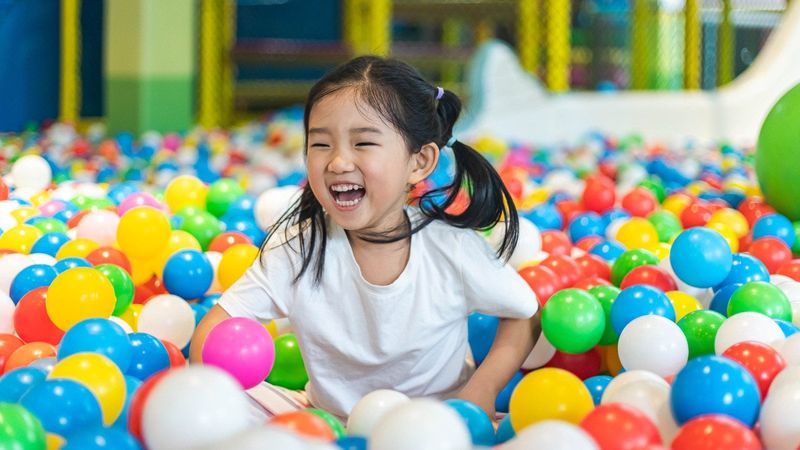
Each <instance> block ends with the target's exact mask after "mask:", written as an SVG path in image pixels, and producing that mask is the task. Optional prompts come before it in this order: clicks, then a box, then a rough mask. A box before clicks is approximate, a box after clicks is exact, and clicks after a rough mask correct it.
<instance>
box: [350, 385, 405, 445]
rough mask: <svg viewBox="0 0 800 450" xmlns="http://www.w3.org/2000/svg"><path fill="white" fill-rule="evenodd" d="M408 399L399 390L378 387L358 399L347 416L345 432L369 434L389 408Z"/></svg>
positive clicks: (355, 434) (358, 434)
mask: <svg viewBox="0 0 800 450" xmlns="http://www.w3.org/2000/svg"><path fill="white" fill-rule="evenodd" d="M408 401H409V398H408V396H407V395H405V394H402V393H400V392H396V391H392V390H388V389H379V390H377V391H372V392H370V393H369V394H367V395H365V396H364V397H362V398H361V400H359V401H358V402H357V403H356V404H355V406H354V407H353V409H352V411H351V412H350V416H349V417H348V418H347V432H348V434H350V435H352V436H364V437H366V436H369V435H370V434H371V433H372V429H373V428H374V427H375V425H376V424H377V423H378V421H379V420H380V419H381V418H382V417H383V416H384V415H385V414H386V413H387V412H388V411H390V410H391V409H394V408H395V407H397V406H399V405H401V404H404V403H406V402H408Z"/></svg>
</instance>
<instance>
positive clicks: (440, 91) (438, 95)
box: [436, 86, 444, 102]
mask: <svg viewBox="0 0 800 450" xmlns="http://www.w3.org/2000/svg"><path fill="white" fill-rule="evenodd" d="M443 96H444V89H442V88H441V87H440V86H436V101H437V102H438V101H439V100H441V99H442V97H443Z"/></svg>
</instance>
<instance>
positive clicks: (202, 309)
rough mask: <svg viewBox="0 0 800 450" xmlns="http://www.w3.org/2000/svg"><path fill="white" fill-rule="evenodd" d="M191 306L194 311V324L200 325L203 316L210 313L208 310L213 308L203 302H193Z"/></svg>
mask: <svg viewBox="0 0 800 450" xmlns="http://www.w3.org/2000/svg"><path fill="white" fill-rule="evenodd" d="M189 306H191V307H192V311H194V326H197V325H199V324H200V321H201V320H203V317H205V316H206V314H208V311H210V310H211V308H209V307H208V306H206V305H204V304H202V303H192V304H191V305H189Z"/></svg>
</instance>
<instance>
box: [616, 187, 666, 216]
mask: <svg viewBox="0 0 800 450" xmlns="http://www.w3.org/2000/svg"><path fill="white" fill-rule="evenodd" d="M621 205H622V208H623V209H624V210H626V211H628V212H629V213H631V214H632V215H634V216H636V217H647V216H648V215H649V214H650V213H652V212H653V211H655V209H656V206H658V201H657V200H656V197H655V196H654V195H653V193H652V192H650V190H649V189H645V188H643V187H638V188H636V189H633V190H632V191H630V192H628V193H627V194H625V196H624V197H622V203H621Z"/></svg>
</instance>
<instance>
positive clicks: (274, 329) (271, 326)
mask: <svg viewBox="0 0 800 450" xmlns="http://www.w3.org/2000/svg"><path fill="white" fill-rule="evenodd" d="M264 328H266V329H267V331H269V335H270V336H272V339H277V338H278V324H277V323H275V321H274V320H270V321H269V323H268V324H266V325H264Z"/></svg>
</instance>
